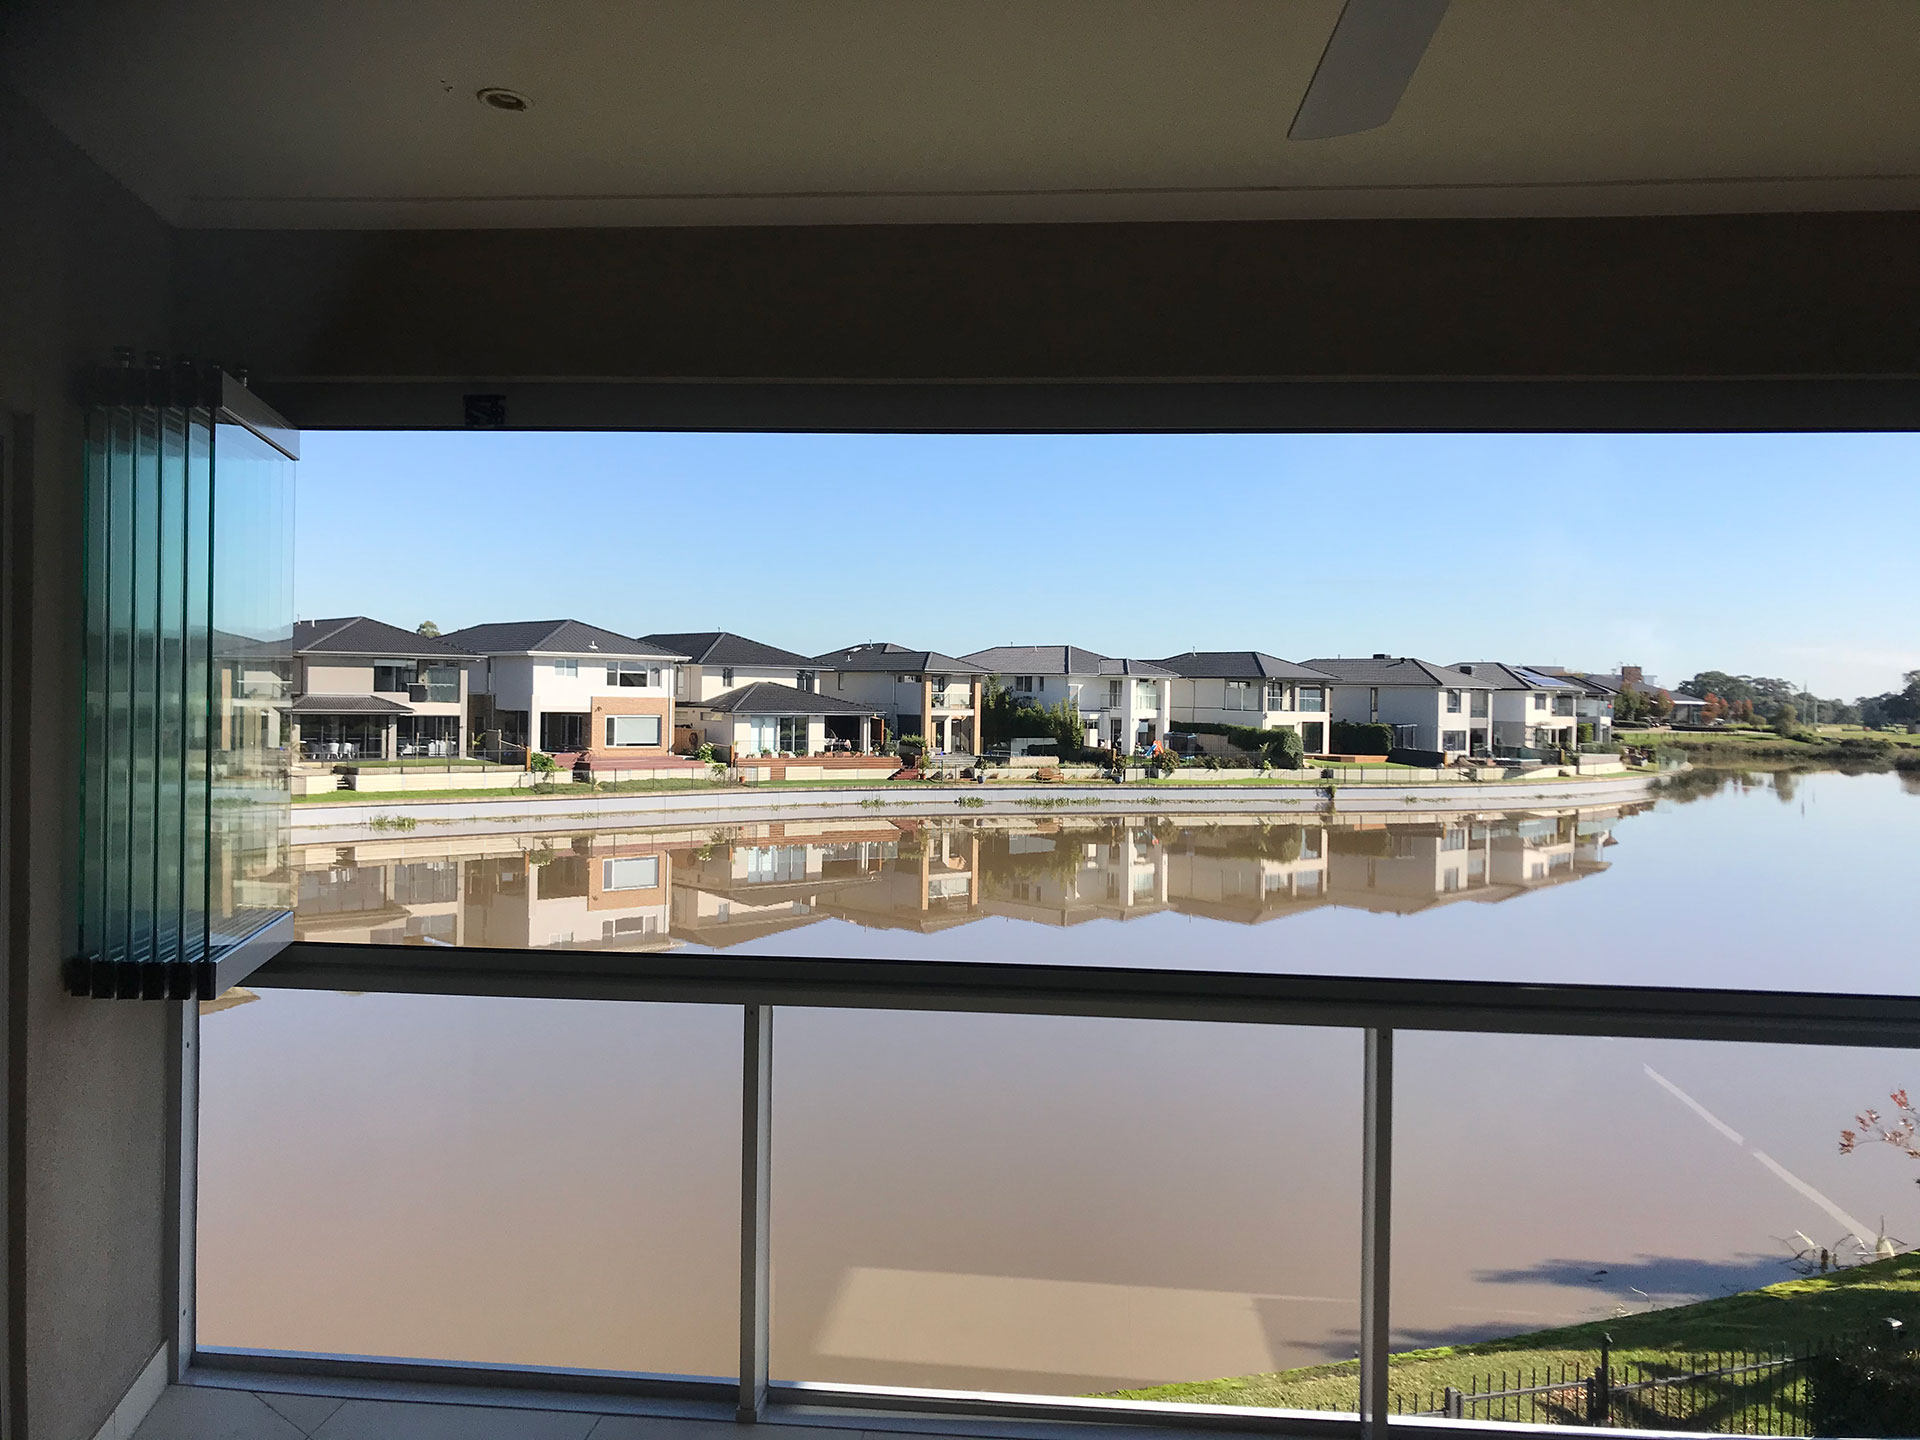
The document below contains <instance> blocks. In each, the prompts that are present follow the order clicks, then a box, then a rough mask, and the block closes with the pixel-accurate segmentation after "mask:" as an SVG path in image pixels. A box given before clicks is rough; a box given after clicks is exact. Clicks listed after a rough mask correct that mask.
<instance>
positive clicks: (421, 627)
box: [413, 620, 440, 640]
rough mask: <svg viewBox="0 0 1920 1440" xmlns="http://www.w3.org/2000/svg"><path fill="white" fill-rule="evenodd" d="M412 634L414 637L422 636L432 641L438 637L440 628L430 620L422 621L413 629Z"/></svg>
mask: <svg viewBox="0 0 1920 1440" xmlns="http://www.w3.org/2000/svg"><path fill="white" fill-rule="evenodd" d="M413 633H414V634H416V635H424V636H426V637H427V638H428V639H429V640H433V639H437V638H438V637H439V634H440V627H439V626H438V625H436V624H434V623H433V621H431V620H422V621H421V622H420V623H419V624H418V625H416V626H414V627H413Z"/></svg>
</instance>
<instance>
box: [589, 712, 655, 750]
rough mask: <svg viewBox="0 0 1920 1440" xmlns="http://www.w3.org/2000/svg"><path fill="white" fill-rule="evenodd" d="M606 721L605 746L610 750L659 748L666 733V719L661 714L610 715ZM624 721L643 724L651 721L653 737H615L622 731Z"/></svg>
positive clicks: (604, 731)
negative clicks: (648, 738)
mask: <svg viewBox="0 0 1920 1440" xmlns="http://www.w3.org/2000/svg"><path fill="white" fill-rule="evenodd" d="M606 722H607V723H606V725H605V726H604V727H603V733H604V734H605V736H606V745H605V748H606V749H608V750H658V749H659V748H660V744H661V737H662V736H663V735H664V734H665V733H666V724H665V720H664V718H663V717H662V716H659V715H608V716H607V717H606ZM624 722H633V723H636V724H641V725H644V724H646V723H647V722H651V723H652V725H653V738H652V739H651V740H619V739H616V738H615V737H616V736H617V735H618V734H619V733H620V729H621V726H622V724H623V723H624Z"/></svg>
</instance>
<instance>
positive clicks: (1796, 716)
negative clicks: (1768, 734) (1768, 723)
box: [1773, 701, 1800, 737]
mask: <svg viewBox="0 0 1920 1440" xmlns="http://www.w3.org/2000/svg"><path fill="white" fill-rule="evenodd" d="M1773 729H1774V733H1775V734H1777V735H1785V736H1788V737H1792V736H1794V735H1798V734H1799V733H1800V712H1799V711H1798V710H1796V709H1795V708H1794V707H1793V702H1792V701H1782V702H1781V704H1780V708H1779V709H1777V710H1775V711H1774V712H1773Z"/></svg>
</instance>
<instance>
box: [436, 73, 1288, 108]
mask: <svg viewBox="0 0 1920 1440" xmlns="http://www.w3.org/2000/svg"><path fill="white" fill-rule="evenodd" d="M1321 63H1322V64H1325V63H1326V62H1325V61H1322V62H1321ZM473 97H474V99H476V100H478V101H479V102H480V103H481V104H482V105H491V106H492V107H493V108H494V109H496V110H505V111H506V112H507V113H508V114H511V115H518V114H520V113H521V112H522V111H523V110H531V109H532V108H533V102H532V101H531V100H529V99H527V97H526V96H524V95H522V94H521V93H520V92H519V91H518V90H509V89H507V88H506V87H504V86H501V85H489V86H487V87H486V88H485V89H484V90H476V91H474V92H473Z"/></svg>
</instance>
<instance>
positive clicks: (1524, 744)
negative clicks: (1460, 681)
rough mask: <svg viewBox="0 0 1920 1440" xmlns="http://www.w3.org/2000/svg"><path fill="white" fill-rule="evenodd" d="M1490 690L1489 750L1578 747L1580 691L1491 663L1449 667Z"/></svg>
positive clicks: (1559, 679)
mask: <svg viewBox="0 0 1920 1440" xmlns="http://www.w3.org/2000/svg"><path fill="white" fill-rule="evenodd" d="M1453 668H1454V669H1455V670H1458V671H1459V672H1460V673H1461V674H1463V675H1471V676H1473V678H1474V679H1475V680H1479V681H1484V682H1485V683H1486V684H1488V685H1489V686H1491V687H1492V692H1493V694H1492V701H1493V748H1494V751H1495V753H1499V752H1502V751H1508V750H1529V749H1531V750H1551V749H1567V750H1571V749H1573V748H1574V746H1575V745H1576V744H1578V743H1579V736H1578V727H1579V724H1580V717H1579V706H1580V699H1581V697H1582V695H1583V694H1584V692H1585V687H1584V686H1582V685H1580V684H1579V683H1578V682H1576V681H1574V680H1572V679H1569V678H1566V677H1563V676H1559V675H1547V674H1543V673H1541V672H1540V671H1537V670H1527V669H1523V668H1521V667H1520V666H1518V665H1503V664H1501V663H1500V662H1499V661H1497V660H1469V661H1464V662H1462V663H1461V664H1458V665H1455V666H1454V667H1453Z"/></svg>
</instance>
